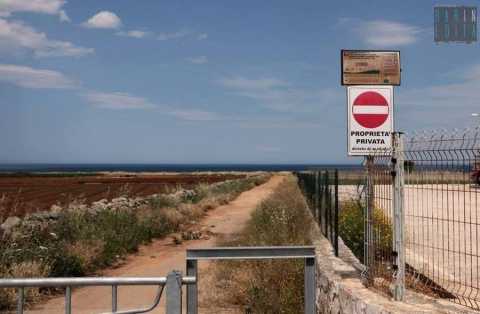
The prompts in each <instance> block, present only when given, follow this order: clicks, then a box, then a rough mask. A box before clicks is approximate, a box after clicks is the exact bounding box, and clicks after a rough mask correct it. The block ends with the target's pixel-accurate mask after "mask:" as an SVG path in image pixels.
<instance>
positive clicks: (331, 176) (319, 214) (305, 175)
mask: <svg viewBox="0 0 480 314" xmlns="http://www.w3.org/2000/svg"><path fill="white" fill-rule="evenodd" d="M295 175H296V176H297V178H298V185H299V187H300V189H301V190H302V192H303V194H304V196H305V198H306V200H307V202H308V206H309V208H310V210H311V211H312V215H313V216H314V217H315V220H316V222H317V223H318V226H319V228H320V230H321V232H322V234H323V235H324V236H325V237H326V238H327V239H328V240H329V241H330V243H331V244H332V246H333V249H334V251H335V256H338V211H339V203H338V170H333V171H332V170H326V171H307V172H297V173H295Z"/></svg>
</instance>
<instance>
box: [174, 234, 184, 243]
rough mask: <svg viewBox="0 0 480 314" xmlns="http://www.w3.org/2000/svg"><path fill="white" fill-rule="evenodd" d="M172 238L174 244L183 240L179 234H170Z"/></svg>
mask: <svg viewBox="0 0 480 314" xmlns="http://www.w3.org/2000/svg"><path fill="white" fill-rule="evenodd" d="M172 240H173V243H174V244H175V245H179V244H182V242H183V240H182V235H180V234H173V235H172Z"/></svg>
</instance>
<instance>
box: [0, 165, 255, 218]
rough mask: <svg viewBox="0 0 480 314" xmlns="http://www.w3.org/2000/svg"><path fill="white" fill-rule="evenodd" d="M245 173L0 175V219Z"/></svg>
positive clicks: (152, 192)
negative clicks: (52, 207)
mask: <svg viewBox="0 0 480 314" xmlns="http://www.w3.org/2000/svg"><path fill="white" fill-rule="evenodd" d="M243 177H245V175H244V174H225V173H222V174H122V175H114V174H99V175H95V176H70V177H68V176H65V177H64V176H18V175H14V176H0V223H1V220H2V218H3V219H4V218H5V217H8V216H12V215H16V216H23V215H25V214H27V213H31V212H36V211H42V210H48V209H49V208H50V207H51V206H52V205H53V204H59V205H65V204H68V203H70V202H72V201H74V200H82V201H83V202H84V203H87V204H88V203H91V202H94V201H98V200H100V199H103V198H106V199H112V198H115V197H118V196H120V195H128V196H131V197H135V196H147V195H151V194H156V193H165V192H169V191H172V190H173V189H174V188H175V187H178V186H181V187H184V188H190V187H192V186H194V185H196V184H199V183H214V182H219V181H224V180H228V179H235V178H243Z"/></svg>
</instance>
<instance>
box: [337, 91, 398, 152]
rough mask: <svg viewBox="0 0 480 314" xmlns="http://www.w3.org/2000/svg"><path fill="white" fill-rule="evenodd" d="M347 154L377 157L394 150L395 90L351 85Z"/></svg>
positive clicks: (348, 96) (349, 92) (348, 95)
mask: <svg viewBox="0 0 480 314" xmlns="http://www.w3.org/2000/svg"><path fill="white" fill-rule="evenodd" d="M347 98H348V155H350V156H367V155H378V154H382V152H384V151H387V150H389V149H390V148H391V147H392V140H391V134H392V132H393V87H392V86H349V87H347Z"/></svg>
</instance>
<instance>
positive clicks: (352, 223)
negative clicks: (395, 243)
mask: <svg viewBox="0 0 480 314" xmlns="http://www.w3.org/2000/svg"><path fill="white" fill-rule="evenodd" d="M340 208H341V209H340V213H339V221H338V225H339V234H340V237H341V238H342V240H343V242H344V243H345V245H347V246H348V247H349V248H350V250H351V251H352V252H353V254H354V255H355V256H356V257H357V258H358V259H359V260H360V261H363V259H364V251H363V250H364V228H365V226H364V223H365V219H364V206H363V205H362V202H360V201H358V200H353V199H352V200H348V201H344V202H342V203H341V206H340ZM373 234H374V235H375V236H376V237H377V239H376V245H377V247H376V250H377V251H383V252H389V251H391V247H392V237H393V231H392V223H391V220H390V219H389V218H388V217H385V215H384V210H383V209H381V208H375V209H374V212H373Z"/></svg>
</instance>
